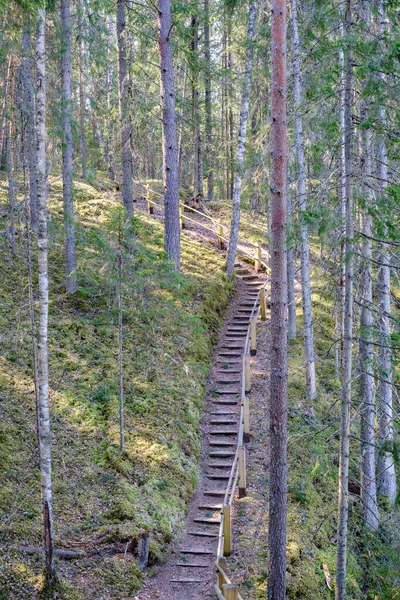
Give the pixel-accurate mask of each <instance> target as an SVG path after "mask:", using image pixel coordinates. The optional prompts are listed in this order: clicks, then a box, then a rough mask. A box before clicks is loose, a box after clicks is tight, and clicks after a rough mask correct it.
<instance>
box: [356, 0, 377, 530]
mask: <svg viewBox="0 0 400 600" xmlns="http://www.w3.org/2000/svg"><path fill="white" fill-rule="evenodd" d="M361 10H362V17H363V20H364V22H365V25H366V27H367V29H368V30H369V29H370V27H371V18H370V6H369V0H368V1H367V2H363V3H362V4H361ZM367 118H368V102H367V101H366V100H364V99H363V100H362V105H361V122H364V121H366V120H367ZM372 152H373V148H372V130H371V129H370V128H368V129H362V154H361V178H362V196H363V198H364V202H365V203H366V209H365V210H364V213H363V233H364V234H365V238H364V239H363V242H362V244H361V256H362V258H363V259H364V260H363V262H362V263H361V277H360V300H361V305H362V306H361V313H360V371H361V373H360V401H361V433H360V435H361V447H360V455H361V460H360V482H361V502H362V505H361V512H362V516H363V520H364V524H365V525H366V527H368V528H370V529H373V530H376V529H378V525H379V515H378V504H377V500H376V471H375V386H374V373H373V360H374V351H373V345H372V341H373V339H372V338H373V331H372V330H373V325H374V319H373V314H372V306H373V295H372V240H371V239H370V238H371V236H372V217H371V215H370V214H369V212H368V211H369V208H370V207H371V206H372V198H371V189H372Z"/></svg>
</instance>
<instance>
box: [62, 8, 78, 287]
mask: <svg viewBox="0 0 400 600" xmlns="http://www.w3.org/2000/svg"><path fill="white" fill-rule="evenodd" d="M61 30H62V65H61V85H62V99H61V103H62V128H63V144H62V175H63V203H64V229H65V266H66V288H67V294H75V292H76V291H77V289H78V280H77V274H76V247H75V217H74V203H73V191H72V127H71V118H72V105H71V13H70V0H61Z"/></svg>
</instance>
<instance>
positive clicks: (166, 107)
mask: <svg viewBox="0 0 400 600" xmlns="http://www.w3.org/2000/svg"><path fill="white" fill-rule="evenodd" d="M171 28H172V22H171V5H170V0H158V44H159V48H160V70H161V101H162V130H163V177H164V209H165V221H164V228H165V236H164V247H165V250H166V252H167V254H168V257H169V259H170V260H172V261H173V263H174V264H175V268H176V269H177V270H178V271H179V268H180V226H179V180H178V146H177V138H176V108H175V87H174V63H173V60H172V45H171Z"/></svg>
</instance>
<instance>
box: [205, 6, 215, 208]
mask: <svg viewBox="0 0 400 600" xmlns="http://www.w3.org/2000/svg"><path fill="white" fill-rule="evenodd" d="M204 58H205V61H206V67H205V77H204V82H205V109H206V155H207V162H206V165H207V201H208V202H212V201H213V200H214V165H213V135H212V103H211V50H210V1H209V0H204Z"/></svg>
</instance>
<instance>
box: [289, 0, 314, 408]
mask: <svg viewBox="0 0 400 600" xmlns="http://www.w3.org/2000/svg"><path fill="white" fill-rule="evenodd" d="M291 8H292V15H291V16H292V18H291V21H292V59H293V96H294V109H295V114H294V120H295V130H296V158H297V205H298V209H299V213H300V241H299V251H300V264H301V289H302V305H303V331H304V359H305V367H306V385H307V400H313V399H314V398H315V396H316V394H317V388H316V382H315V362H314V325H313V317H312V304H311V283H310V249H309V243H308V227H307V225H306V224H305V222H304V218H303V216H302V213H304V211H306V210H307V185H306V164H305V156H304V136H303V118H302V110H303V98H302V81H301V62H300V40H299V29H298V22H297V0H291Z"/></svg>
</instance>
